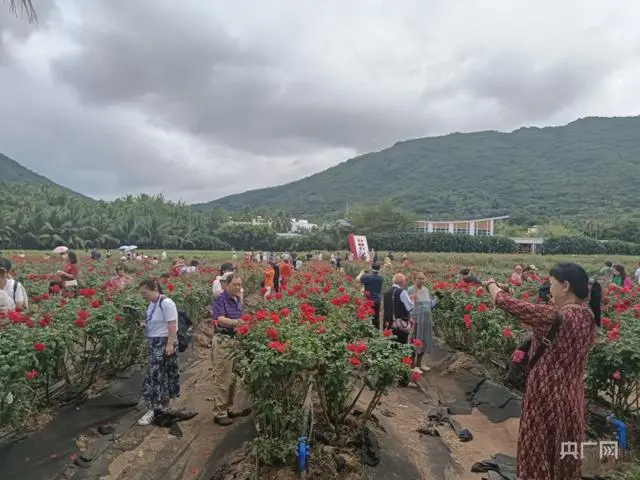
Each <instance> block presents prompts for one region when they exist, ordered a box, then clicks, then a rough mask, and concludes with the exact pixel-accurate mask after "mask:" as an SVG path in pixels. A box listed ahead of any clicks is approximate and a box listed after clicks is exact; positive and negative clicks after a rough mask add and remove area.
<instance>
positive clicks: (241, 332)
mask: <svg viewBox="0 0 640 480" xmlns="http://www.w3.org/2000/svg"><path fill="white" fill-rule="evenodd" d="M248 331H249V325H246V324H244V325H240V326H239V327H238V328H236V332H237V333H238V335H246V333H247V332H248Z"/></svg>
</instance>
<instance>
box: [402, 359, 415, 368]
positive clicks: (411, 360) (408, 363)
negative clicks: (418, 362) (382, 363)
mask: <svg viewBox="0 0 640 480" xmlns="http://www.w3.org/2000/svg"><path fill="white" fill-rule="evenodd" d="M402 363H404V364H405V365H407V366H409V367H410V366H411V365H413V359H412V358H411V357H404V358H403V359H402Z"/></svg>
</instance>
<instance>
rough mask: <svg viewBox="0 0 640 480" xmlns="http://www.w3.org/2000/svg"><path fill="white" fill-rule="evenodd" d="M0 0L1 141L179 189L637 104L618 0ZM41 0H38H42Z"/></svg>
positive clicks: (88, 184) (264, 179) (43, 165)
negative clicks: (18, 3)
mask: <svg viewBox="0 0 640 480" xmlns="http://www.w3.org/2000/svg"><path fill="white" fill-rule="evenodd" d="M34 3H35V5H36V8H37V10H38V14H39V17H40V18H39V25H38V26H33V25H29V24H28V23H27V20H26V19H25V18H18V19H16V18H15V17H12V16H11V15H10V14H9V13H8V7H7V6H6V2H0V8H2V10H0V152H2V153H5V154H7V155H8V156H10V157H12V158H14V159H15V160H17V161H18V162H20V163H22V164H23V165H25V166H27V167H28V168H31V169H32V170H35V171H36V172H38V173H40V174H43V175H46V176H47V177H49V178H51V179H52V180H54V181H56V182H59V183H61V184H64V185H65V186H68V187H70V188H72V189H74V190H77V191H79V192H82V193H85V194H88V195H91V196H94V197H100V198H114V197H116V196H121V195H124V194H127V193H142V192H147V193H159V192H163V193H164V194H165V195H166V196H167V197H169V198H171V199H173V200H178V199H183V200H185V201H188V202H200V201H209V200H212V199H215V198H218V197H221V196H224V195H227V194H230V193H237V192H241V191H245V190H249V189H253V188H258V187H265V186H271V185H276V184H280V183H284V182H286V181H290V180H295V179H297V178H300V177H303V176H307V175H309V174H311V173H315V172H317V171H321V170H323V169H325V168H326V167H329V166H332V165H335V164H336V163H338V162H341V161H344V160H346V159H348V158H350V157H352V156H354V155H355V154H357V153H365V152H368V151H372V150H379V149H381V148H384V147H386V146H389V145H391V144H393V143H395V142H396V141H398V140H402V139H407V138H414V137H423V136H432V135H440V134H444V133H449V132H453V131H474V130H486V129H498V130H512V129H515V128H518V127H520V126H525V125H558V124H564V123H568V122H570V121H572V120H574V119H575V118H577V117H582V116H590V115H601V116H613V115H636V114H638V113H639V112H640V88H639V87H638V86H639V85H640V28H639V25H640V3H637V2H632V1H629V0H581V1H579V0H564V1H558V0H554V1H551V0H535V1H534V0H518V1H513V0H482V1H478V0H455V1H451V0H394V1H389V0H387V1H382V0H377V1H376V0H349V1H345V0H341V1H338V0H322V1H319V0H313V1H311V0H269V1H264V0H261V1H258V0H234V1H233V2H232V1H220V2H213V1H205V0H180V1H177V0H135V1H134V0H40V1H38V0H34ZM52 4H53V5H52Z"/></svg>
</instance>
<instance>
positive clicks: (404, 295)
mask: <svg viewBox="0 0 640 480" xmlns="http://www.w3.org/2000/svg"><path fill="white" fill-rule="evenodd" d="M392 287H393V288H399V289H401V290H402V292H400V301H401V302H402V304H403V305H404V308H406V309H407V312H410V311H411V310H413V302H412V301H411V298H409V292H407V290H406V289H404V288H402V287H401V286H400V285H396V284H395V283H394V284H393V286H392Z"/></svg>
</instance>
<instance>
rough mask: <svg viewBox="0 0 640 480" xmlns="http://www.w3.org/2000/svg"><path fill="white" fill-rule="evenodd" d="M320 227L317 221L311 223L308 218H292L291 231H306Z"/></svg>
mask: <svg viewBox="0 0 640 480" xmlns="http://www.w3.org/2000/svg"><path fill="white" fill-rule="evenodd" d="M314 228H318V225H316V224H315V223H309V222H308V221H307V220H301V219H295V218H292V219H291V233H304V232H309V231H311V230H313V229H314Z"/></svg>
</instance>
